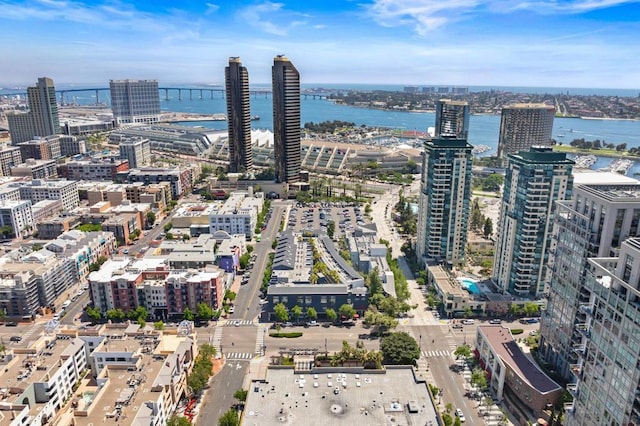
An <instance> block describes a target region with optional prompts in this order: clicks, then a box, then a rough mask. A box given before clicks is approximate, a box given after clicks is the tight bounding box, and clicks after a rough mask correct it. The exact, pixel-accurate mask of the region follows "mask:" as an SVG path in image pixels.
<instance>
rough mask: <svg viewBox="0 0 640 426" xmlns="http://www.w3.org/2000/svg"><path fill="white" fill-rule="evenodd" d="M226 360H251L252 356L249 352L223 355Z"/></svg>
mask: <svg viewBox="0 0 640 426" xmlns="http://www.w3.org/2000/svg"><path fill="white" fill-rule="evenodd" d="M225 357H226V358H227V359H229V360H230V359H251V358H253V354H252V353H249V352H231V353H228V354H225Z"/></svg>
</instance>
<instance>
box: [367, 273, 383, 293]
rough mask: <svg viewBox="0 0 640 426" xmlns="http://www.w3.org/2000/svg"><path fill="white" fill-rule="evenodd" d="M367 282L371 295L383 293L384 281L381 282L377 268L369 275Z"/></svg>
mask: <svg viewBox="0 0 640 426" xmlns="http://www.w3.org/2000/svg"><path fill="white" fill-rule="evenodd" d="M366 281H367V284H368V286H369V295H371V296H372V295H374V294H379V293H382V280H380V270H379V269H378V267H377V266H376V267H375V268H373V270H372V271H370V272H369V273H368V274H367V279H366Z"/></svg>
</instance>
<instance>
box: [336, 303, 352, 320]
mask: <svg viewBox="0 0 640 426" xmlns="http://www.w3.org/2000/svg"><path fill="white" fill-rule="evenodd" d="M338 312H339V313H340V318H342V319H346V320H351V319H353V317H354V316H355V314H356V310H355V309H354V308H353V306H351V305H349V304H348V303H345V304H343V305H342V306H340V308H339V309H338Z"/></svg>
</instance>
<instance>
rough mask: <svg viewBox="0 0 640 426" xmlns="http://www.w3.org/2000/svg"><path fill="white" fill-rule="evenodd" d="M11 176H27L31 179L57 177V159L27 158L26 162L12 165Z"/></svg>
mask: <svg viewBox="0 0 640 426" xmlns="http://www.w3.org/2000/svg"><path fill="white" fill-rule="evenodd" d="M10 169H11V176H20V177H26V178H29V179H56V178H57V177H58V170H57V168H56V161H55V160H35V159H33V158H25V160H24V163H22V164H16V165H15V166H12V167H10Z"/></svg>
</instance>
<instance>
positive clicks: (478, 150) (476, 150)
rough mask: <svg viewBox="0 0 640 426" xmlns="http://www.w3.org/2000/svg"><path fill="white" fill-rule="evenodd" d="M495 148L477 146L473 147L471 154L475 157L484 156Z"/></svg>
mask: <svg viewBox="0 0 640 426" xmlns="http://www.w3.org/2000/svg"><path fill="white" fill-rule="evenodd" d="M492 149H493V148H491V147H490V146H488V145H476V146H474V147H473V149H472V150H471V153H472V154H473V155H478V154H482V153H484V152H488V151H491V150H492Z"/></svg>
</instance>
